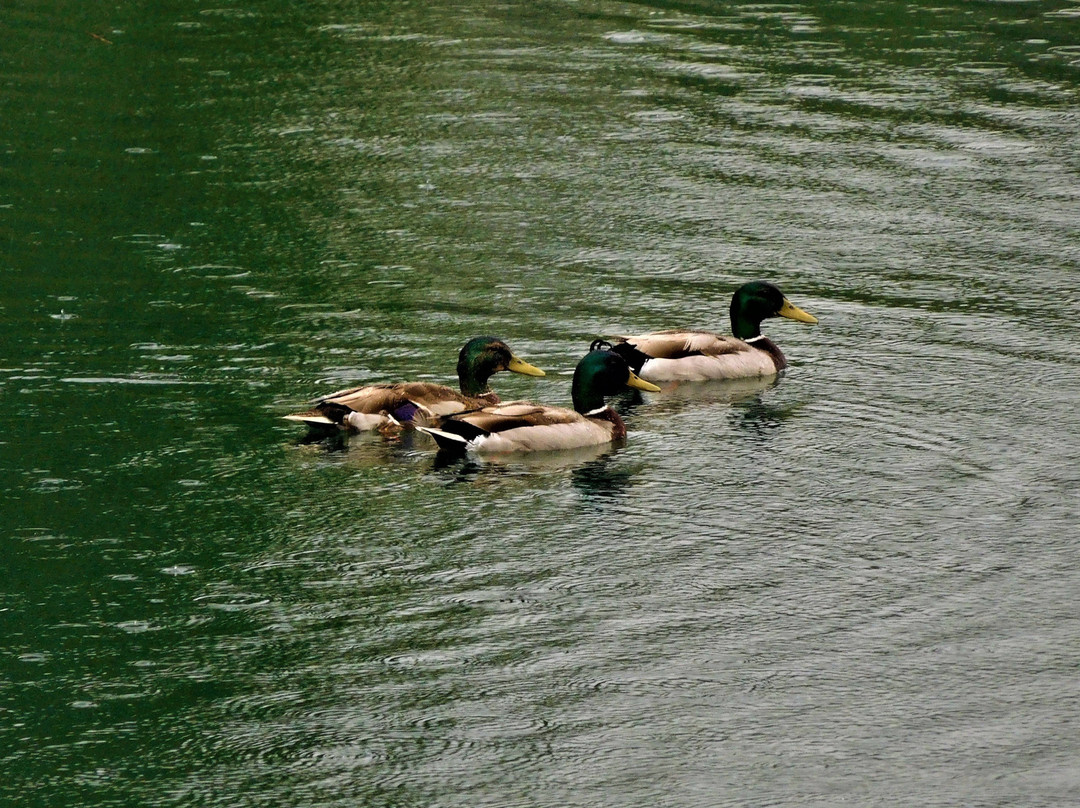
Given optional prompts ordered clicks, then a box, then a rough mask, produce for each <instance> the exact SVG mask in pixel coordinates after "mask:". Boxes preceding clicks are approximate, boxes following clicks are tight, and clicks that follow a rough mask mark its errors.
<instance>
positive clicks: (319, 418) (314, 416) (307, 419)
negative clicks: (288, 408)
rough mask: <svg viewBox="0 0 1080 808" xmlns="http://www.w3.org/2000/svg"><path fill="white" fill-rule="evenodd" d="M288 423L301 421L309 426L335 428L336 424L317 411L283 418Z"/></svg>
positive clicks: (297, 413)
mask: <svg viewBox="0 0 1080 808" xmlns="http://www.w3.org/2000/svg"><path fill="white" fill-rule="evenodd" d="M281 417H282V418H283V419H285V420H286V421H299V422H300V423H302V424H307V425H308V426H335V425H336V422H335V421H332V420H330V419H329V418H327V417H326V416H325V415H323V414H322V413H321V412H319V411H317V410H312V411H311V412H294V413H292V414H291V415H283V416H281Z"/></svg>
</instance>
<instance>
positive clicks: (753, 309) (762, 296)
mask: <svg viewBox="0 0 1080 808" xmlns="http://www.w3.org/2000/svg"><path fill="white" fill-rule="evenodd" d="M770 317H786V318H788V319H791V320H796V321H798V322H800V323H816V322H817V318H816V317H814V316H813V315H810V314H807V313H806V312H805V311H803V310H802V309H800V308H799V307H798V306H795V305H792V303H791V302H790V301H789V300H788V299H787V298H786V297H784V294H783V293H782V292H781V291H780V290H779V289H778V288H777V287H776V286H775V285H774V284H771V283H769V282H768V281H752V282H750V283H746V284H743V285H742V286H740V287H739V288H738V289H736V290H735V294H734V295H732V297H731V331H732V335H731V336H721V335H720V334H714V333H712V332H710V331H686V330H675V331H656V332H653V333H650V334H637V335H634V336H623V337H616V338H615V339H616V340H618V341H617V342H616V343H615V345H614V346H613V347H612V351H614V352H615V353H617V354H619V355H620V356H622V357H623V358H624V359H626V362H627V364H629V365H630V367H631V368H632V369H633V370H634V371H635V372H636V373H637V374H638V375H639V376H641V378H643V379H648V380H649V381H652V382H668V381H707V380H709V379H743V378H751V377H764V376H773V375H775V374H777V373H779V372H780V371H781V370H783V369H784V368H786V367H787V359H786V358H785V357H784V354H783V352H782V351H781V350H780V347H779V346H778V345H777V344H776V343H775V342H773V341H772V340H770V339H769V338H768V337H766V336H765V335H764V334H762V333H761V321H762V320H766V319H768V318H770Z"/></svg>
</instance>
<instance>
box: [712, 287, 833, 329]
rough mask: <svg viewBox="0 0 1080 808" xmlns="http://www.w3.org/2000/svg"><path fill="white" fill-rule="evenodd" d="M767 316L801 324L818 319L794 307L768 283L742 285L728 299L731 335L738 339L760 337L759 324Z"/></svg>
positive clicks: (814, 321) (781, 293)
mask: <svg viewBox="0 0 1080 808" xmlns="http://www.w3.org/2000/svg"><path fill="white" fill-rule="evenodd" d="M769 317H787V318H789V319H791V320H798V321H799V322H800V323H816V322H817V318H816V317H814V316H813V315H811V314H807V313H806V312H805V311H803V310H802V309H800V308H799V307H798V306H793V305H792V304H791V302H790V301H789V300H788V299H787V298H786V297H784V293H783V292H781V291H780V290H779V289H778V288H777V287H776V286H775V285H773V284H771V283H769V282H768V281H751V282H750V283H744V284H743V285H742V286H740V287H739V288H738V289H736V290H735V294H733V295H732V296H731V333H732V334H733V335H734V336H736V337H738V338H739V339H753V338H754V337H760V336H761V321H762V320H765V319H768V318H769Z"/></svg>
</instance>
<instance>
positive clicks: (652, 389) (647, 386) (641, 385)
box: [626, 370, 660, 393]
mask: <svg viewBox="0 0 1080 808" xmlns="http://www.w3.org/2000/svg"><path fill="white" fill-rule="evenodd" d="M626 386H627V387H636V388H637V389H638V390H644V391H645V392H647V393H659V392H660V388H659V387H657V386H656V385H655V384H653V383H652V382H647V381H645V380H644V379H643V378H641V377H640V376H638V375H637V374H636V373H634V371H632V370H631V371H630V378H628V379H627V380H626Z"/></svg>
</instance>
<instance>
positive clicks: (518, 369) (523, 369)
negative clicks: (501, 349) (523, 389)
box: [506, 355, 547, 376]
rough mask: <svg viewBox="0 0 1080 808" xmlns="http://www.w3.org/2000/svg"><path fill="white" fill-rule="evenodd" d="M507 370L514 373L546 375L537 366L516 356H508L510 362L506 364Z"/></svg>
mask: <svg viewBox="0 0 1080 808" xmlns="http://www.w3.org/2000/svg"><path fill="white" fill-rule="evenodd" d="M506 369H507V370H511V371H513V372H514V373H524V374H525V375H526V376H546V375H547V374H546V373H544V371H542V370H540V368H538V367H534V366H533V365H530V364H529V363H528V362H522V361H521V360H520V359H518V358H517V357H516V356H513V355H511V356H510V364H509V365H507V366H506Z"/></svg>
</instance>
